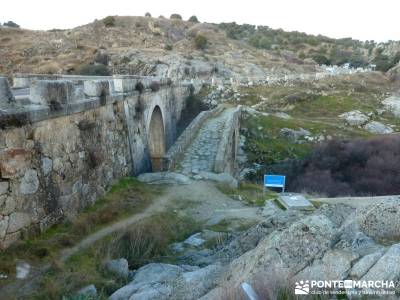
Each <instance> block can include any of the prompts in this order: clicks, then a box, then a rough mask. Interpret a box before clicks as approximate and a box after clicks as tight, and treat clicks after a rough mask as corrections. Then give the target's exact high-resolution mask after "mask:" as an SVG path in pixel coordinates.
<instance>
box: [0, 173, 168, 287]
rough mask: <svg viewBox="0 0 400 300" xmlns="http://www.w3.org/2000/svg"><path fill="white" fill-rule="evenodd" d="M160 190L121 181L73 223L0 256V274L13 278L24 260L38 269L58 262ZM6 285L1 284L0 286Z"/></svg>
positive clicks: (143, 205)
mask: <svg viewBox="0 0 400 300" xmlns="http://www.w3.org/2000/svg"><path fill="white" fill-rule="evenodd" d="M160 191H161V188H160V187H155V186H151V187H150V186H148V185H146V184H143V183H141V182H139V181H137V180H136V179H135V178H123V179H121V180H120V181H119V182H118V183H117V184H115V185H114V186H113V187H112V188H111V189H110V191H109V192H108V193H106V195H105V196H104V197H102V198H100V199H99V200H98V201H96V203H94V204H93V205H92V206H90V207H87V208H86V209H85V210H83V211H82V212H81V213H80V214H79V215H78V216H77V217H76V218H75V219H74V220H72V221H71V220H66V221H65V222H63V223H61V224H57V225H54V226H52V227H50V228H49V229H48V230H46V231H45V232H43V233H42V234H40V235H38V236H37V237H34V238H30V239H26V240H22V241H19V242H17V243H16V244H14V245H12V246H11V247H10V248H8V249H6V250H5V251H2V252H1V253H0V273H5V274H8V275H9V278H10V280H11V279H12V278H13V277H14V276H13V275H14V273H15V262H16V260H17V259H21V258H23V259H25V260H27V261H29V262H30V263H31V264H33V265H35V264H38V265H42V264H44V263H46V262H52V261H54V260H56V259H57V258H58V255H59V252H60V250H62V249H64V248H68V247H72V246H73V245H74V244H76V243H77V242H79V241H80V240H81V239H83V238H84V237H85V236H87V235H89V234H91V233H93V232H95V231H97V230H99V229H100V228H102V227H104V226H106V225H108V224H111V223H114V222H116V221H118V220H120V219H123V218H125V217H127V216H129V215H132V214H135V213H139V212H141V211H143V210H144V209H145V208H146V207H147V206H148V205H149V204H150V203H151V202H152V200H153V199H154V198H155V197H156V196H158V195H159V193H160ZM1 283H2V284H4V283H6V281H5V280H3V281H2V282H1Z"/></svg>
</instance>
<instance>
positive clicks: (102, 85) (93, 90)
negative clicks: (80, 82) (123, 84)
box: [83, 80, 110, 97]
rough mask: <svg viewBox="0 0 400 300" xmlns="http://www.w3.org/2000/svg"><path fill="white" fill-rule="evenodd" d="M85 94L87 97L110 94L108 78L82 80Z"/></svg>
mask: <svg viewBox="0 0 400 300" xmlns="http://www.w3.org/2000/svg"><path fill="white" fill-rule="evenodd" d="M83 89H84V92H85V95H87V96H89V97H100V96H107V95H109V94H110V86H109V82H108V80H87V81H85V82H84V88H83Z"/></svg>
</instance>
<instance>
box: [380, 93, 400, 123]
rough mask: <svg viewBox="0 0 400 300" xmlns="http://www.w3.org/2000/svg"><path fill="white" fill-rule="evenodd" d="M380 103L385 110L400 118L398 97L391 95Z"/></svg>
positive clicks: (399, 100)
mask: <svg viewBox="0 0 400 300" xmlns="http://www.w3.org/2000/svg"><path fill="white" fill-rule="evenodd" d="M382 104H383V105H384V107H385V109H386V110H387V111H390V112H391V113H393V114H394V115H395V116H396V117H398V118H400V97H398V96H391V97H389V98H386V99H385V100H383V102H382Z"/></svg>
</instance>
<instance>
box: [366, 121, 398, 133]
mask: <svg viewBox="0 0 400 300" xmlns="http://www.w3.org/2000/svg"><path fill="white" fill-rule="evenodd" d="M364 128H365V130H367V131H368V132H370V133H374V134H388V133H393V129H392V128H391V127H389V126H387V125H385V124H382V123H381V122H378V121H372V122H369V123H367V124H366V125H365V126H364Z"/></svg>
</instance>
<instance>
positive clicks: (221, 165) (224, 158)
mask: <svg viewBox="0 0 400 300" xmlns="http://www.w3.org/2000/svg"><path fill="white" fill-rule="evenodd" d="M241 111H242V109H241V106H238V107H237V109H236V110H235V111H234V113H233V114H232V115H231V116H230V117H229V119H228V120H227V122H226V123H225V126H224V129H223V133H222V139H221V141H220V143H219V146H218V150H217V155H216V158H215V165H214V172H215V173H229V174H234V172H235V169H236V168H235V163H236V154H237V148H238V144H239V129H240V116H241Z"/></svg>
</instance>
